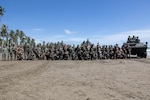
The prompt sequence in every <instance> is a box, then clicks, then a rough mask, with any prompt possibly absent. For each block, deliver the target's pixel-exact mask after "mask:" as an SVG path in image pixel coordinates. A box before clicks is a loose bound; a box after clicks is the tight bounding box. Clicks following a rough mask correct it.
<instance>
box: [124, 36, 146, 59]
mask: <svg viewBox="0 0 150 100" xmlns="http://www.w3.org/2000/svg"><path fill="white" fill-rule="evenodd" d="M123 45H124V46H127V51H128V54H129V55H134V56H137V57H139V58H146V57H147V45H148V43H147V42H145V43H143V42H140V39H139V37H138V36H137V37H135V36H133V37H132V38H131V37H130V36H129V37H128V39H127V42H126V43H123Z"/></svg>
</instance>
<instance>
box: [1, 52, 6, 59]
mask: <svg viewBox="0 0 150 100" xmlns="http://www.w3.org/2000/svg"><path fill="white" fill-rule="evenodd" d="M6 57H7V53H5V52H3V53H2V60H6Z"/></svg>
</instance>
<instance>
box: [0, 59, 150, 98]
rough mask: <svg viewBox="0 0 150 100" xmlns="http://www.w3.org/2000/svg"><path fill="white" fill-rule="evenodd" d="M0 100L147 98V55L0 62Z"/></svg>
mask: <svg viewBox="0 0 150 100" xmlns="http://www.w3.org/2000/svg"><path fill="white" fill-rule="evenodd" d="M0 100H150V58H147V59H126V60H96V61H0Z"/></svg>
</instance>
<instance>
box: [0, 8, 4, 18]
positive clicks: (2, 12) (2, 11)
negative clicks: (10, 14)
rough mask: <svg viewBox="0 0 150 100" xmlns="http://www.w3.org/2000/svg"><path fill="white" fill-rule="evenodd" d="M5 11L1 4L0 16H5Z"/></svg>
mask: <svg viewBox="0 0 150 100" xmlns="http://www.w3.org/2000/svg"><path fill="white" fill-rule="evenodd" d="M4 12H5V10H4V8H2V7H1V6H0V16H3V15H4Z"/></svg>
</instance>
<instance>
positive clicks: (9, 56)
mask: <svg viewBox="0 0 150 100" xmlns="http://www.w3.org/2000/svg"><path fill="white" fill-rule="evenodd" d="M12 58H13V53H12V52H9V53H8V55H7V59H8V60H12Z"/></svg>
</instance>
